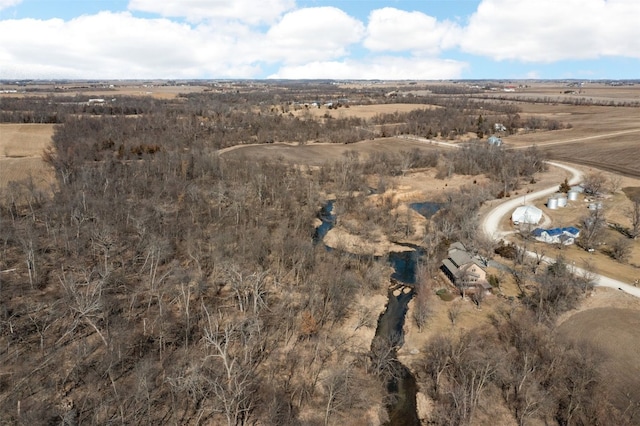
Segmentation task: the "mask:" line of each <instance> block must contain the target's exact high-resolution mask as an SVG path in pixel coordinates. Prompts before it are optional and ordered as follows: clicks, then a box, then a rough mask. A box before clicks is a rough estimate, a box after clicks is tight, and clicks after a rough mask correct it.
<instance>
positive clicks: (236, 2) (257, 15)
mask: <svg viewBox="0 0 640 426" xmlns="http://www.w3.org/2000/svg"><path fill="white" fill-rule="evenodd" d="M293 7H295V0H259V1H256V0H130V1H129V10H131V11H141V12H150V13H157V14H159V15H161V16H164V17H172V18H178V17H179V18H186V19H188V20H189V21H192V22H200V21H202V20H206V19H214V20H238V21H242V22H246V23H249V24H260V23H272V22H275V21H276V20H277V18H279V17H280V16H281V15H282V14H283V13H284V12H286V11H288V10H291V9H292V8H293Z"/></svg>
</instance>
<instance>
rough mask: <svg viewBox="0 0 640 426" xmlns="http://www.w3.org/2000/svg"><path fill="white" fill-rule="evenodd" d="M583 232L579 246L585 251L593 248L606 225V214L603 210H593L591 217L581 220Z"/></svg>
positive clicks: (579, 238) (579, 239)
mask: <svg viewBox="0 0 640 426" xmlns="http://www.w3.org/2000/svg"><path fill="white" fill-rule="evenodd" d="M581 224H582V230H581V232H580V236H579V237H578V244H579V245H580V246H581V247H582V248H584V249H585V250H588V249H591V248H593V246H594V244H595V243H596V241H597V239H598V238H599V237H600V235H601V233H602V230H603V229H604V226H605V224H606V220H605V212H604V209H602V208H596V209H594V210H591V211H590V213H589V215H587V216H585V217H583V218H582V219H581Z"/></svg>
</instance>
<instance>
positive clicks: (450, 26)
mask: <svg viewBox="0 0 640 426" xmlns="http://www.w3.org/2000/svg"><path fill="white" fill-rule="evenodd" d="M267 78H276V79H337V80H342V79H365V80H372V79H376V80H457V79H471V80H473V79H512V80H521V79H579V80H595V79H639V78H640V0H0V79H16V80H18V79H267Z"/></svg>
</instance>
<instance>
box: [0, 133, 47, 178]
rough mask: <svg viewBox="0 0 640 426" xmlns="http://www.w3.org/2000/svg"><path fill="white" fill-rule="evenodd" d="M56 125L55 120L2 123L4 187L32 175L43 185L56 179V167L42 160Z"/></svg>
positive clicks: (0, 172)
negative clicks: (48, 121) (53, 122)
mask: <svg viewBox="0 0 640 426" xmlns="http://www.w3.org/2000/svg"><path fill="white" fill-rule="evenodd" d="M53 129H54V125H51V124H0V189H1V188H4V187H6V186H7V184H8V183H9V182H10V181H19V180H23V179H27V178H29V177H33V179H34V181H35V183H36V185H38V186H39V187H40V188H47V187H48V186H49V185H50V184H51V183H53V180H54V177H53V171H52V170H51V169H50V168H49V166H47V164H45V163H44V161H42V153H43V151H44V149H45V148H46V147H47V146H48V145H49V144H50V143H51V136H52V135H53Z"/></svg>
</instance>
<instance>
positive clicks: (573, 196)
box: [567, 191, 580, 201]
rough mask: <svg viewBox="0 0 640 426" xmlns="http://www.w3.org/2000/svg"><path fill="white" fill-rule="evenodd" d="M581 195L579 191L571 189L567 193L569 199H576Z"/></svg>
mask: <svg viewBox="0 0 640 426" xmlns="http://www.w3.org/2000/svg"><path fill="white" fill-rule="evenodd" d="M579 195H580V193H579V192H578V191H569V192H568V193H567V198H569V201H576V200H577V199H578V196H579Z"/></svg>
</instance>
